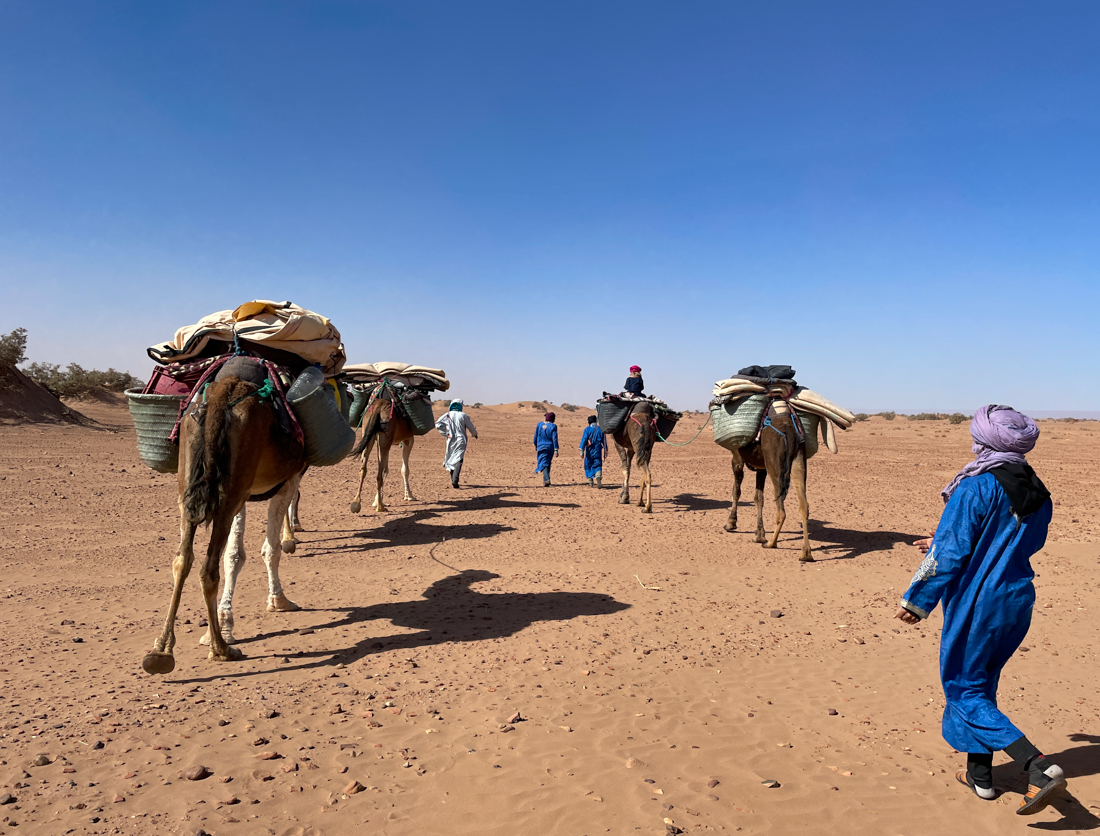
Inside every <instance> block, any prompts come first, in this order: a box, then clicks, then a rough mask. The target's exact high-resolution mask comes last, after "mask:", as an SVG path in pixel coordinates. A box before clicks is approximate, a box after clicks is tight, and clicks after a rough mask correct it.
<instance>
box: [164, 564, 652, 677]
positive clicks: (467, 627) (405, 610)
mask: <svg viewBox="0 0 1100 836" xmlns="http://www.w3.org/2000/svg"><path fill="white" fill-rule="evenodd" d="M499 577H500V575H497V574H495V573H493V572H488V571H486V570H484V569H466V570H463V571H460V572H458V573H457V574H454V575H448V576H447V577H445V578H442V579H440V580H438V581H436V582H435V583H433V584H432V585H431V586H429V587H428V588H427V589H426V590H425V591H424V593H423V594H422V596H421V597H420V598H419V599H417V600H413V601H392V602H391V601H386V602H383V603H378V604H371V605H369V606H365V607H346V608H343V607H341V608H336V609H328V610H313V612H332V613H341V614H342V615H340V616H339V617H337V618H333V620H331V621H329V622H328V623H325V624H321V625H318V626H316V627H313V628H312V629H313V630H314V631H315V632H317V633H321V632H322V631H332V633H333V635H337V636H338V635H340V634H339V633H338V632H337V631H338V630H340V629H343V628H347V627H352V626H355V625H358V624H365V623H367V622H372V621H388V622H390V624H392V625H393V627H395V628H404V629H405V630H406V631H407V630H411V631H412V632H404V631H402V632H392V633H390V634H389V635H383V636H377V635H376V636H370V637H366V638H363V639H361V640H360V641H357V642H355V643H354V644H352V645H351V646H349V647H343V648H329V649H325V650H312V651H302V652H299V653H296V654H293V655H292V656H291V657H288V658H289V659H290V660H291V661H290V663H289V664H286V663H284V664H280V665H279V666H278V667H277V668H276V669H275V671H287V670H310V669H315V668H323V667H328V666H331V665H338V664H345V665H350V664H351V663H353V662H356V661H358V660H360V659H363V658H364V657H367V656H370V655H372V654H374V653H378V652H382V651H386V652H389V651H392V650H416V649H418V648H423V647H430V646H432V645H439V644H447V643H448V642H456V643H462V642H475V641H491V640H493V639H502V638H507V637H508V636H512V635H515V634H516V633H519V632H520V631H522V630H524V629H526V628H527V627H530V626H531V625H533V624H536V623H538V622H540V621H571V620H573V619H576V618H586V617H597V616H604V615H611V614H613V613H618V612H622V611H624V610H627V609H629V608H630V604H625V603H623V602H621V601H617V600H615V598H613V597H612V596H610V595H604V594H601V593H595V592H565V591H561V590H554V591H552V592H493V593H484V592H479V591H478V590H476V589H474V588H473V587H474V585H475V584H478V583H484V582H487V581H491V580H496V579H497V578H499ZM296 632H297V630H276V631H272V632H269V633H261V634H259V635H256V636H250V637H247V638H242V639H239V640H238V642H237V646H238V647H240V648H241V649H243V650H245V653H246V655H248V652H247V646H248V645H249V644H252V643H254V642H260V641H265V640H270V639H274V638H279V637H282V636H287V635H291V634H293V633H296ZM271 655H272V656H280V657H281V656H283V654H282V653H272V654H271ZM272 672H274V671H273V670H253V671H242V672H239V673H228V674H225V673H220V674H219V675H212V676H208V677H196V678H192V679H187V680H178V681H179V682H180V683H197V682H209V681H214V680H224V679H234V678H239V677H248V676H259V675H266V674H270V673H272Z"/></svg>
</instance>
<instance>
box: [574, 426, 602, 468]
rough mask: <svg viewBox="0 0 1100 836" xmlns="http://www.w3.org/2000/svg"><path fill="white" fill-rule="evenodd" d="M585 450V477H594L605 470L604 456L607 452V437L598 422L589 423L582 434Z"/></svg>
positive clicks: (581, 447)
mask: <svg viewBox="0 0 1100 836" xmlns="http://www.w3.org/2000/svg"><path fill="white" fill-rule="evenodd" d="M579 449H581V450H583V451H584V478H585V479H594V478H596V475H597V474H598V473H600V472H601V471H602V470H603V456H604V453H606V452H607V437H606V436H605V435H604V434H603V430H601V429H600V428H599V427H598V426H597V425H596V424H589V425H588V426H587V427H586V428H585V430H584V435H582V436H581V446H580V448H579Z"/></svg>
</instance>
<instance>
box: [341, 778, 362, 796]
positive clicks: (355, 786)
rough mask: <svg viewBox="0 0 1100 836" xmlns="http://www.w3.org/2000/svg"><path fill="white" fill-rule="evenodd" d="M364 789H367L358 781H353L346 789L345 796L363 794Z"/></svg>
mask: <svg viewBox="0 0 1100 836" xmlns="http://www.w3.org/2000/svg"><path fill="white" fill-rule="evenodd" d="M364 789H365V787H364V786H363V785H362V784H360V783H359V782H358V781H352V782H351V783H350V784H348V785H347V786H346V787H344V795H355V794H356V793H360V792H362V791H363V790H364Z"/></svg>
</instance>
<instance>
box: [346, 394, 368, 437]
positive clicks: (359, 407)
mask: <svg viewBox="0 0 1100 836" xmlns="http://www.w3.org/2000/svg"><path fill="white" fill-rule="evenodd" d="M373 391H374V390H373V389H359V388H355V389H352V390H351V412H350V413H349V414H348V423H349V424H350V425H351V426H352V427H355V428H356V429H358V427H359V425H360V424H362V423H363V413H364V412H366V411H367V404H368V403H369V402H370V396H371V392H373Z"/></svg>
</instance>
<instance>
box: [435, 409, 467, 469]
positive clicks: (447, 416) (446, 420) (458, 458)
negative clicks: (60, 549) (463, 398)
mask: <svg viewBox="0 0 1100 836" xmlns="http://www.w3.org/2000/svg"><path fill="white" fill-rule="evenodd" d="M435 428H436V429H437V430H439V434H440V435H441V436H444V437H445V438H446V439H447V450H446V452H445V453H444V454H443V467H445V468H446V469H447V470H454V469H455V468H456V467H457V466H458V465H460V464H461V463H462V457H463V456H464V455H466V430H469V431H470V432H472V433H473V434H474V438H477V428H476V427H475V426H474V422H473V421H471V420H470V416H469V415H467V414H466V413H465V412H459V411H458V410H457V409H456V410H451V411H448V412H444V413H443V414H442V415H441V416H439V420H438V421H436V422H435Z"/></svg>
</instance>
